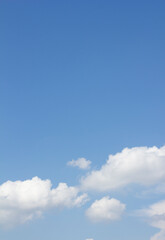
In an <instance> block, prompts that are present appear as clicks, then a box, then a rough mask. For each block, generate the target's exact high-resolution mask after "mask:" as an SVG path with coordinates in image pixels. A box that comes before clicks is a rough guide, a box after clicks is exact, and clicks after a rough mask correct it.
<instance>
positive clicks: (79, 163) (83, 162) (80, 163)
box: [67, 158, 91, 170]
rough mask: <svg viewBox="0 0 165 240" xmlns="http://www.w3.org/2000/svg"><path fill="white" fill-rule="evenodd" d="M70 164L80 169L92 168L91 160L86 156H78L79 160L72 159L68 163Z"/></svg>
mask: <svg viewBox="0 0 165 240" xmlns="http://www.w3.org/2000/svg"><path fill="white" fill-rule="evenodd" d="M67 165H68V166H71V167H78V168H80V169H83V170H86V169H89V168H90V165H91V161H89V160H87V159H85V158H78V159H77V160H72V161H70V162H68V163H67Z"/></svg>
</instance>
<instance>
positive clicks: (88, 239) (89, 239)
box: [86, 238, 94, 240]
mask: <svg viewBox="0 0 165 240" xmlns="http://www.w3.org/2000/svg"><path fill="white" fill-rule="evenodd" d="M86 240H94V239H93V238H86Z"/></svg>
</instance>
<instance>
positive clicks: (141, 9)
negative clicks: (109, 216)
mask: <svg viewBox="0 0 165 240" xmlns="http://www.w3.org/2000/svg"><path fill="white" fill-rule="evenodd" d="M164 24H165V2H164V1H163V0H160V1H153V0H150V1H149V0H143V1H142V0H139V1H131V0H125V1H122V0H118V1H104V0H102V1H101V0H95V1H92V0H91V1H89V0H88V1H87V0H84V1H74V0H70V1H65V0H64V1H56V0H55V1H51V0H48V1H45V0H35V1H34V0H33V1H32V0H19V1H18V0H14V1H11V0H1V2H0V29H1V38H0V49H1V50H0V53H1V54H0V66H1V71H0V79H1V80H0V102H1V104H0V109H1V118H0V126H1V130H0V132H1V137H0V145H1V147H0V159H1V161H0V170H1V171H0V172H1V174H0V184H2V183H4V182H6V181H7V180H11V181H16V180H21V181H23V180H26V179H31V178H32V177H34V176H38V177H39V178H41V179H50V180H51V181H52V184H53V187H56V186H57V184H58V183H59V182H66V183H67V184H68V185H69V186H70V185H73V186H75V185H78V184H79V180H80V178H81V177H82V176H85V175H86V172H84V171H82V170H79V169H75V168H71V167H69V166H67V162H68V161H71V160H72V159H77V158H79V157H84V158H86V159H89V160H90V161H92V169H99V168H100V167H101V166H102V165H103V164H105V161H106V159H107V158H108V155H109V154H115V153H117V152H120V151H122V149H123V148H125V147H129V148H132V147H139V146H148V147H152V146H154V145H155V146H157V147H161V146H163V145H164V144H165V138H164V136H165V127H164V123H165V111H164V107H165V93H164V92H165V80H164V76H165V47H164V43H165V28H164ZM139 191H140V190H139V187H138V186H136V187H133V189H129V190H128V191H127V193H126V191H124V190H122V191H117V192H112V193H111V192H108V193H107V192H106V193H101V194H100V193H93V192H89V193H88V194H89V196H90V199H91V200H90V201H89V202H88V203H86V204H85V205H84V206H83V207H81V208H73V209H69V210H68V209H64V210H60V211H59V210H57V211H56V210H55V211H51V212H50V211H49V212H46V213H45V214H44V217H43V218H41V219H36V220H33V221H31V222H29V223H27V224H25V225H19V226H16V227H15V228H13V229H10V230H4V229H1V230H0V239H3V240H21V239H24V240H28V239H31V240H36V239H40V240H45V239H49V240H54V239H60V240H64V239H65V240H66V239H72V240H78V239H82V240H85V239H86V238H93V239H94V240H132V239H133V240H139V239H140V240H149V239H150V237H151V236H152V235H154V234H155V233H156V232H158V231H159V230H158V229H155V228H153V227H151V226H149V225H148V224H147V223H146V222H144V221H143V220H142V219H139V218H137V217H135V216H132V215H133V214H132V211H133V210H136V209H139V208H144V207H148V205H150V204H153V203H154V202H156V201H159V200H162V199H163V197H164V196H163V195H159V194H158V195H154V194H151V195H152V196H147V197H146V196H145V197H137V195H138V193H139ZM106 195H110V197H115V198H117V199H119V200H120V201H121V202H124V203H125V204H126V205H127V210H126V213H125V214H124V216H123V217H122V219H121V220H120V221H116V222H112V223H96V224H95V223H91V222H90V221H89V219H87V217H86V216H85V214H84V212H85V211H86V209H87V208H88V207H89V206H90V205H91V204H92V202H93V201H95V199H100V198H101V197H103V196H106Z"/></svg>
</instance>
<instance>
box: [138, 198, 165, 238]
mask: <svg viewBox="0 0 165 240" xmlns="http://www.w3.org/2000/svg"><path fill="white" fill-rule="evenodd" d="M138 213H139V215H140V216H143V217H145V218H147V221H148V222H149V224H150V225H151V226H153V227H156V228H159V229H160V232H159V233H157V234H155V235H154V236H153V237H151V240H164V239H165V200H164V201H160V202H157V203H155V204H153V205H151V206H149V208H147V209H142V210H140V211H138Z"/></svg>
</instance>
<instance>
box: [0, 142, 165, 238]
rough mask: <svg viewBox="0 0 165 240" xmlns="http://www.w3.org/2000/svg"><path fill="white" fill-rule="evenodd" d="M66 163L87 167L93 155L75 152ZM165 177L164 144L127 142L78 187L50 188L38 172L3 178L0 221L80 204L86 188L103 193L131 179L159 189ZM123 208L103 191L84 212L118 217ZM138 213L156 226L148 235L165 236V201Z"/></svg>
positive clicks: (5, 222)
mask: <svg viewBox="0 0 165 240" xmlns="http://www.w3.org/2000/svg"><path fill="white" fill-rule="evenodd" d="M67 165H69V166H72V167H78V168H80V169H83V170H89V169H90V166H91V161H89V160H87V159H85V158H78V159H77V160H72V161H70V162H68V163H67ZM164 180H165V146H163V147H160V148H157V147H155V146H154V147H134V148H125V149H123V150H122V151H121V152H119V153H117V154H115V155H109V157H108V160H107V161H106V163H105V164H104V165H103V166H102V167H101V168H100V169H99V170H94V171H88V173H87V174H86V176H84V177H83V178H81V180H80V184H79V186H78V187H75V186H71V187H70V186H68V185H67V184H66V183H59V184H58V186H57V187H56V188H52V184H51V181H50V180H41V179H40V178H38V177H34V178H32V179H30V180H26V181H15V182H12V181H7V182H5V183H3V184H2V185H0V225H2V226H6V225H7V226H10V225H11V226H12V225H13V224H21V223H25V222H27V221H29V220H32V219H33V218H37V217H40V216H42V215H43V213H44V212H45V211H47V210H49V209H51V208H64V207H66V208H71V207H80V206H82V205H83V204H85V203H86V201H88V195H87V194H86V193H84V192H86V191H88V192H90V191H97V192H106V194H107V192H108V193H112V192H113V191H114V190H119V189H121V188H125V187H126V186H129V185H132V184H136V185H140V186H145V187H152V186H153V187H155V186H156V188H155V189H157V191H164V184H163V182H164ZM125 209H126V205H125V204H124V203H121V202H120V201H119V200H117V199H115V198H110V197H109V196H105V197H102V198H101V199H99V200H95V201H94V202H93V203H92V204H91V206H90V207H89V208H88V209H87V210H86V216H87V217H88V218H89V219H90V220H91V221H93V222H101V221H115V220H119V219H120V218H121V216H122V215H123V213H124V211H125ZM139 214H140V215H141V216H143V217H145V218H146V219H147V221H148V222H149V224H150V225H151V226H153V227H156V228H158V229H160V232H159V233H158V234H156V235H154V236H153V237H152V238H151V240H163V239H165V201H162V202H158V203H155V204H153V205H151V206H149V207H148V208H146V209H142V210H140V211H139ZM86 240H93V239H92V238H88V239H86Z"/></svg>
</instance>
